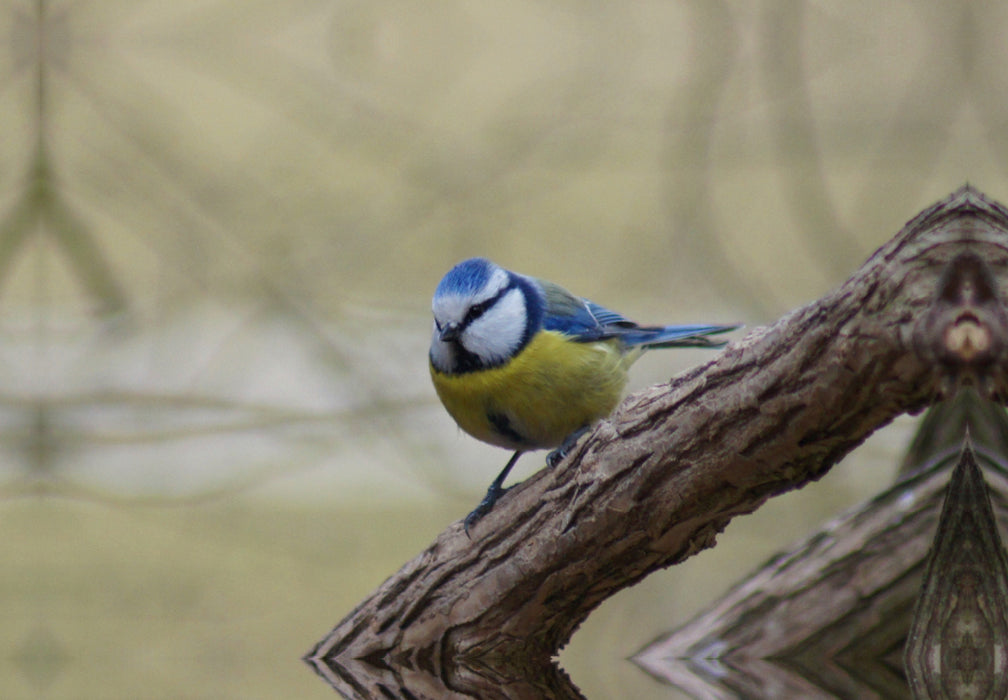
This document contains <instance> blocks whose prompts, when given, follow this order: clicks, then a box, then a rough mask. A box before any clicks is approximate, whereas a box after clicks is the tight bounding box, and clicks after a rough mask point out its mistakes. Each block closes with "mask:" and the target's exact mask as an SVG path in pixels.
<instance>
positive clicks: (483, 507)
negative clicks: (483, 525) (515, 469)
mask: <svg viewBox="0 0 1008 700" xmlns="http://www.w3.org/2000/svg"><path fill="white" fill-rule="evenodd" d="M506 491H507V489H505V488H501V487H500V486H497V485H496V484H492V485H491V486H490V489H489V490H488V491H487V493H486V496H484V497H483V500H482V501H480V502H479V505H478V506H476V507H475V508H473V511H472V512H471V513H470V514H469V515H467V516H466V517H465V520H464V521H463V522H462V527H463V528H464V529H465V534H466V537H468V538H469V539H472V535H470V534H469V528H471V527H472V526H473V525H475V524H476V523H477V522H479V520H480V519H481V518H482V517H483V516H484V515H486V514H487V513H489V512H490V511H491V510H493V507H494V504H495V503H496V502H497V499H498V498H500V497H501V496H503V495H504V493H505V492H506Z"/></svg>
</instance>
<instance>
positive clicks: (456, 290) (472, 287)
mask: <svg viewBox="0 0 1008 700" xmlns="http://www.w3.org/2000/svg"><path fill="white" fill-rule="evenodd" d="M496 267H497V266H496V265H494V264H493V263H492V262H490V261H489V260H487V259H486V258H470V259H468V260H463V261H462V262H460V263H459V264H458V265H456V266H455V267H453V268H452V269H451V270H449V271H448V274H446V275H445V276H444V277H443V278H441V282H440V283H439V284H438V286H437V289H436V290H435V291H434V296H436V297H439V296H444V295H448V294H451V295H455V296H463V297H464V296H472V295H473V294H476V293H477V292H478V291H480V290H481V289H483V287H484V286H486V284H487V282H488V281H489V280H490V275H491V274H492V273H493V271H494V269H495V268H496Z"/></svg>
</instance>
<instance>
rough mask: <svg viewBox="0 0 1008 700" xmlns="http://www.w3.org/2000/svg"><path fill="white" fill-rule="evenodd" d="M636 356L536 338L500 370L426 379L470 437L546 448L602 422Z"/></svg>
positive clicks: (609, 344)
mask: <svg viewBox="0 0 1008 700" xmlns="http://www.w3.org/2000/svg"><path fill="white" fill-rule="evenodd" d="M637 354H638V353H631V354H624V353H623V352H622V348H621V347H620V346H619V345H618V344H617V343H615V342H613V341H601V342H597V343H576V342H572V341H570V340H568V339H567V338H566V337H564V336H563V335H562V334H560V333H556V332H553V331H543V332H540V333H539V334H537V335H536V336H535V338H533V339H532V340H531V342H529V344H528V345H526V346H525V348H524V349H522V351H521V352H520V353H518V354H517V355H516V356H515V357H513V358H512V359H511V360H510V361H509V362H508V363H507V364H504V365H502V366H500V367H494V368H492V369H486V370H479V371H476V372H468V373H466V374H458V375H448V374H443V373H441V372H439V371H438V370H436V369H435V368H434V367H433V366H431V378H432V379H433V381H434V388H435V390H436V391H437V394H438V396H439V397H440V398H441V402H442V403H443V404H444V406H445V408H446V409H448V413H450V414H451V416H452V418H454V419H455V422H456V423H458V424H459V427H461V428H462V429H463V430H465V431H466V432H467V433H469V434H470V435H472V436H473V437H475V438H478V439H480V440H483V441H484V442H489V443H491V444H493V445H499V446H501V447H507V448H510V449H514V450H519V449H538V448H549V447H556V446H557V445H559V444H560V443H561V442H562V441H563V439H564V438H565V437H567V435H569V434H570V433H572V432H574V431H575V430H578V429H579V428H582V427H584V426H586V425H589V424H590V423H592V422H594V421H596V420H598V419H600V418H603V417H605V416H607V415H609V413H610V412H611V411H612V409H613V408H614V407H615V406H616V403H617V402H618V401H619V399H620V395H621V394H622V392H623V388H624V387H625V386H626V382H627V367H628V366H629V364H630V363H631V362H632V361H633V359H635V357H636V355H637Z"/></svg>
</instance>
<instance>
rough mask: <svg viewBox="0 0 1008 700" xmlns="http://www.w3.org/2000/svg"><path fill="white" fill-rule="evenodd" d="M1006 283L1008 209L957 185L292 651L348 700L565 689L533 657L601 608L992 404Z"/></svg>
mask: <svg viewBox="0 0 1008 700" xmlns="http://www.w3.org/2000/svg"><path fill="white" fill-rule="evenodd" d="M1006 276H1008V210H1005V209H1004V208H1003V207H1001V206H1000V205H998V204H997V203H995V202H992V201H990V200H988V199H986V198H985V197H984V196H983V195H981V194H980V193H978V192H977V191H976V190H973V189H971V188H969V187H964V188H963V189H961V190H959V191H957V192H955V193H954V194H953V195H951V196H950V197H949V198H948V199H946V200H945V201H943V202H941V203H939V204H937V205H935V206H933V207H931V208H929V209H927V210H925V211H924V212H922V213H921V214H920V215H918V216H917V217H916V218H915V219H913V220H912V221H910V222H909V223H908V224H907V225H906V226H905V227H904V229H903V230H902V231H901V232H900V233H899V234H898V235H897V236H896V237H895V238H893V239H892V240H891V241H889V242H888V243H887V244H885V245H884V246H882V247H881V248H880V249H879V250H878V251H876V252H875V254H874V255H872V256H871V258H869V259H868V261H867V262H866V263H865V264H864V265H863V266H862V267H861V268H860V269H859V270H857V272H856V273H855V274H854V275H853V276H852V277H851V278H850V279H849V280H847V282H846V283H844V284H843V285H842V286H841V287H840V288H839V289H837V290H835V291H834V292H832V293H830V294H828V295H826V296H825V297H823V298H822V299H820V300H818V301H816V302H815V303H812V304H809V305H808V306H805V307H802V308H800V309H798V310H796V311H794V312H792V313H790V314H788V315H787V316H785V317H784V318H782V319H780V320H779V321H777V322H776V323H774V324H772V325H770V326H766V327H762V328H757V329H755V330H753V331H752V332H751V333H749V335H748V336H747V337H746V338H744V339H743V340H742V341H740V342H737V343H733V344H731V345H729V346H728V347H727V348H726V349H725V350H724V351H723V352H722V353H721V354H720V355H718V356H717V357H715V358H714V359H712V360H711V361H709V362H707V363H706V364H704V365H702V366H699V367H696V368H694V369H692V370H690V371H688V372H686V373H684V374H681V375H679V376H677V377H675V378H674V379H672V380H671V381H670V382H669V383H667V384H664V385H660V386H656V387H653V388H651V389H649V390H646V391H643V392H640V393H637V394H635V395H632V396H630V397H629V398H628V399H627V400H626V401H624V402H623V404H621V405H620V406H619V407H618V408H617V410H616V412H615V413H614V414H613V415H612V416H611V417H610V419H609V420H606V421H603V422H602V423H600V424H599V425H598V426H596V427H595V428H594V430H593V431H592V432H591V433H590V435H589V436H587V437H586V438H585V439H582V440H581V442H580V443H579V444H578V445H577V446H576V447H575V449H574V450H573V451H572V453H571V454H570V456H569V457H568V458H567V459H566V460H564V461H563V462H562V463H561V464H559V465H557V467H555V468H554V469H552V470H544V471H541V472H539V473H537V474H535V475H534V476H533V477H531V478H529V479H528V480H527V481H525V482H524V483H523V484H521V485H519V486H518V487H516V488H514V489H512V490H511V491H509V492H508V494H507V495H506V496H505V497H504V498H503V499H502V500H501V501H500V502H499V504H498V505H497V507H496V508H495V509H494V510H493V511H492V512H491V513H490V514H489V515H487V516H486V517H485V518H484V519H483V520H481V521H480V522H479V523H478V524H477V525H476V526H475V527H474V528H473V529H472V539H471V540H470V539H469V538H467V537H466V535H465V534H464V533H463V531H462V527H461V523H455V524H453V525H452V526H450V527H449V528H448V529H447V530H445V531H444V532H443V533H442V534H441V535H440V536H438V538H437V539H436V540H435V541H434V543H433V544H432V545H431V546H430V547H429V548H428V549H427V550H425V551H424V552H422V553H421V554H420V555H419V556H417V557H416V558H415V559H413V560H412V561H410V562H408V563H407V564H406V565H405V566H403V568H402V569H401V570H400V571H399V572H398V573H396V574H395V575H393V576H392V577H391V578H389V579H388V580H387V581H385V583H383V584H382V585H381V586H380V587H379V588H378V589H377V590H376V591H375V592H374V593H372V594H371V595H370V596H369V597H368V598H367V599H366V600H365V601H364V602H362V603H361V604H360V606H359V607H358V608H357V609H356V610H354V611H353V612H352V613H350V615H348V616H347V617H346V619H344V620H343V621H342V622H341V623H339V625H337V626H336V628H335V629H333V631H332V632H331V633H330V634H329V635H327V636H326V637H325V638H324V639H323V640H322V641H321V642H319V643H318V645H317V646H316V647H315V648H314V649H313V650H312V651H311V652H310V653H309V655H308V656H307V657H306V660H308V661H309V663H311V664H312V665H313V666H314V668H315V669H316V670H317V671H318V672H319V673H320V674H322V675H323V676H324V677H325V678H326V679H327V680H329V682H330V683H332V684H333V686H334V687H335V688H336V689H337V690H339V691H340V692H341V693H343V694H344V695H347V696H349V697H381V696H382V693H383V692H384V693H386V694H388V693H391V694H392V696H396V697H399V696H402V695H405V693H409V694H411V695H412V696H414V697H436V698H441V697H452V696H453V695H456V694H457V695H459V696H463V695H469V696H478V697H569V696H575V697H576V696H577V691H576V689H574V687H573V686H572V685H571V684H570V683H569V681H568V680H567V679H566V677H565V676H564V675H563V674H562V673H561V672H559V671H558V670H557V669H556V668H555V667H554V666H553V664H552V662H551V659H552V657H553V656H554V655H555V654H556V652H557V651H558V650H559V649H560V647H561V646H562V645H563V644H565V643H566V642H567V640H569V639H570V637H571V635H572V634H573V632H574V630H575V629H576V628H577V626H578V625H579V624H580V623H581V622H582V621H583V620H584V619H585V618H586V617H587V616H588V614H589V613H590V612H591V611H592V610H593V609H594V608H595V607H596V606H598V605H599V604H600V603H601V602H602V601H603V600H605V599H606V598H608V597H609V596H611V595H613V594H614V593H616V592H617V591H619V590H620V589H622V588H625V587H627V586H630V585H632V584H634V583H636V582H637V581H640V580H641V579H642V578H644V577H645V576H647V575H648V574H649V573H650V572H652V571H655V570H657V569H660V568H663V567H667V566H669V565H671V564H675V563H677V562H680V561H682V560H684V559H686V558H687V557H689V556H690V555H692V554H694V553H696V552H698V551H700V550H701V549H704V548H706V547H710V546H712V545H713V544H714V540H715V536H716V535H717V533H719V532H720V531H721V530H722V529H723V528H724V527H725V525H726V524H727V523H728V522H729V521H730V520H731V519H732V518H733V517H735V516H736V515H740V514H743V513H749V512H751V511H753V510H755V509H756V508H758V507H759V506H760V505H761V504H762V503H764V502H765V501H766V500H767V499H768V498H770V497H771V496H775V495H777V494H780V493H784V492H786V491H789V490H791V489H794V488H798V487H800V486H802V485H804V484H806V483H808V482H809V481H812V480H815V479H818V478H819V477H820V476H822V475H823V474H824V473H825V472H826V471H827V470H828V469H829V468H830V467H831V466H832V465H834V464H836V463H837V461H839V460H840V459H841V458H842V457H843V456H844V455H845V454H847V453H848V452H850V451H851V450H852V449H853V448H854V447H856V446H857V445H858V444H860V443H861V442H862V441H863V440H864V439H865V438H867V437H868V435H870V434H871V433H872V432H873V431H875V430H877V429H878V428H880V427H882V426H883V425H885V424H887V423H888V422H889V421H891V420H892V419H893V418H895V417H896V416H897V415H899V414H901V413H905V412H910V413H913V412H917V411H920V410H921V409H923V408H924V407H925V406H927V405H928V404H929V403H931V402H932V401H934V400H936V399H937V398H939V397H940V396H942V395H944V394H947V393H948V392H949V391H951V390H952V389H954V387H955V385H956V384H957V383H958V382H962V381H970V382H973V383H975V384H977V385H978V386H979V387H980V389H981V391H982V392H983V393H984V394H985V395H987V396H989V397H996V398H999V399H1003V397H1005V396H1008V392H1006V379H1005V369H1006V366H1008V363H1006V357H1008V313H1006V310H1005V309H1006V306H1005V297H1004V295H1003V291H1002V290H1004V289H1005V288H1006V284H1005V282H1006ZM407 696H408V695H407Z"/></svg>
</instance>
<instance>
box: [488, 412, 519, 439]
mask: <svg viewBox="0 0 1008 700" xmlns="http://www.w3.org/2000/svg"><path fill="white" fill-rule="evenodd" d="M486 417H487V420H488V421H490V425H492V426H493V427H494V430H496V431H497V432H498V433H500V434H501V435H503V436H504V437H506V438H507V439H508V440H511V441H512V442H516V443H518V444H519V445H525V444H528V441H527V440H526V439H525V438H524V437H522V435H521V434H520V433H519V432H518V431H517V430H515V429H514V426H513V425H511V421H510V420H508V417H507V416H505V415H504V414H503V413H490V412H487V414H486Z"/></svg>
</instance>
